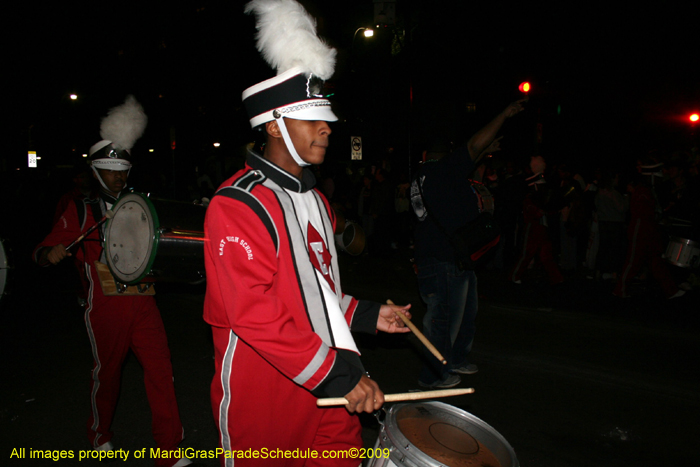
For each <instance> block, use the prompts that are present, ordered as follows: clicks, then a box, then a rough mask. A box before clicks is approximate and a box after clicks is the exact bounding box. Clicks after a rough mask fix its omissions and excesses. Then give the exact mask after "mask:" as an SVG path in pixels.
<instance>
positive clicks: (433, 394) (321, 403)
mask: <svg viewBox="0 0 700 467" xmlns="http://www.w3.org/2000/svg"><path fill="white" fill-rule="evenodd" d="M473 392H474V388H461V389H436V390H434V391H419V392H401V393H398V394H384V402H402V401H417V400H421V399H436V398H439V397H452V396H461V395H463V394H471V393H473ZM346 404H349V402H348V400H347V399H346V398H344V397H328V398H325V399H316V405H317V406H318V407H331V406H334V405H346Z"/></svg>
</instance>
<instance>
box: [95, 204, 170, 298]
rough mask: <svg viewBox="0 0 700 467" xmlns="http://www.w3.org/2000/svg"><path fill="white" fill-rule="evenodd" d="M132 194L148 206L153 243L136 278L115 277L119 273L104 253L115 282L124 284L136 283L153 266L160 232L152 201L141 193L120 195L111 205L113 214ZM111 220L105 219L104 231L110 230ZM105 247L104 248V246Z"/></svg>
mask: <svg viewBox="0 0 700 467" xmlns="http://www.w3.org/2000/svg"><path fill="white" fill-rule="evenodd" d="M133 196H136V197H139V198H141V199H142V200H143V201H145V204H146V207H147V208H148V210H149V212H150V214H151V219H152V221H153V234H152V235H151V238H150V241H151V243H152V245H153V248H151V254H150V255H149V258H148V262H147V264H146V269H144V271H143V272H142V273H141V274H140V275H139V276H138V277H137V278H135V279H132V280H130V281H122V280H121V279H118V278H117V276H119V275H121V273H120V272H119V271H117V273H116V274H115V270H114V268H113V267H112V261H111V259H110V258H109V255H107V254H105V257H106V260H107V266H108V267H109V270H110V272H111V273H112V276H114V279H115V280H116V281H117V282H119V283H122V284H126V285H134V284H138V283H139V282H141V281H142V280H143V279H144V278H145V277H146V276H147V275H148V274H149V273H150V272H151V268H152V267H153V263H154V262H155V260H156V255H157V253H158V242H159V240H160V234H159V232H158V231H159V230H160V221H159V219H158V213H157V212H156V208H155V206H154V205H153V203H152V202H151V200H150V199H149V198H148V196H146V195H144V194H143V193H137V192H130V193H127V194H125V195H124V196H122V197H120V198H119V199H118V200H117V202H116V203H115V204H114V206H112V211H114V214H115V216H116V214H117V212H118V211H119V209H120V208H121V207H122V206H123V205H124V204H126V203H127V202H129V201H130V197H133ZM113 221H114V219H108V220H107V224H106V225H105V232H109V231H110V224H111V223H112V222H113ZM106 242H107V239H105V244H106ZM105 249H106V246H105Z"/></svg>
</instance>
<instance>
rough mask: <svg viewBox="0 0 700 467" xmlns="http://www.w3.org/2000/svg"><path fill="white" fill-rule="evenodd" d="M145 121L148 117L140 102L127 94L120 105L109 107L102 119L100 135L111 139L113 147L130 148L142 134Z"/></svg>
mask: <svg viewBox="0 0 700 467" xmlns="http://www.w3.org/2000/svg"><path fill="white" fill-rule="evenodd" d="M147 123H148V117H147V116H146V113H145V112H144V111H143V107H141V104H139V103H138V101H137V100H136V98H135V97H134V96H132V95H128V96H127V97H126V101H125V102H124V103H123V104H122V105H119V106H117V107H113V108H111V109H109V112H107V116H105V117H104V118H103V119H102V123H101V124H100V136H102V139H105V140H109V141H111V142H112V146H114V148H115V149H131V148H132V147H134V143H136V140H137V139H139V138H140V137H141V135H143V131H144V130H145V129H146V124H147Z"/></svg>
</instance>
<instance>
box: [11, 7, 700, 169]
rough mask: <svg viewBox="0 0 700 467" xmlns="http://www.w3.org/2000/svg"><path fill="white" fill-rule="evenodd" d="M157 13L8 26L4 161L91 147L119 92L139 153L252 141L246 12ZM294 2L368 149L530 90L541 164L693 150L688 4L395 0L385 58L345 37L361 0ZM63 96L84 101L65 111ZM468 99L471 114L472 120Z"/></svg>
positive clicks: (421, 136)
mask: <svg viewBox="0 0 700 467" xmlns="http://www.w3.org/2000/svg"><path fill="white" fill-rule="evenodd" d="M154 3H155V2H153V4H152V3H151V2H140V3H139V4H131V3H130V2H116V3H111V4H102V3H101V2H100V4H99V5H97V2H93V3H92V4H86V5H89V6H86V7H82V6H81V7H79V6H68V7H66V6H63V5H59V4H56V3H54V4H51V5H48V6H42V7H41V8H39V7H33V6H28V7H22V8H19V9H17V11H16V13H15V14H14V15H8V17H7V18H5V19H6V22H8V21H9V23H10V24H9V25H8V26H7V27H5V28H4V29H5V31H6V32H7V31H13V32H12V33H11V34H9V40H8V41H7V43H6V57H5V59H6V60H5V63H6V64H8V65H9V66H7V68H6V69H9V71H10V76H11V78H14V79H13V80H12V87H11V89H12V91H11V92H10V100H9V102H10V108H11V109H12V115H13V119H12V120H13V122H12V123H13V124H14V130H13V131H12V137H13V141H14V138H15V137H17V138H16V141H14V144H12V146H11V149H10V153H11V154H13V155H14V154H19V155H22V157H24V156H23V155H24V154H25V152H26V149H27V148H26V146H27V144H28V140H29V138H30V137H31V142H32V144H34V146H35V147H37V148H40V149H42V150H44V151H46V150H49V148H51V149H50V150H58V149H56V148H61V149H60V150H61V151H63V150H65V148H67V147H76V146H79V147H80V150H84V146H89V144H91V143H93V142H95V140H96V139H97V137H96V136H97V133H98V127H99V119H100V117H101V116H102V115H104V113H105V112H106V110H107V109H108V108H109V107H111V106H114V105H117V104H119V103H121V102H122V101H123V99H124V96H125V95H126V94H127V93H133V94H135V95H136V97H137V98H138V99H139V101H141V102H142V103H143V104H144V107H145V108H146V111H147V113H148V115H149V118H150V122H149V127H148V130H147V134H146V136H145V137H144V138H145V140H147V141H148V144H155V145H159V144H160V145H166V147H167V145H168V138H169V135H170V134H171V132H170V128H175V129H176V135H177V138H178V144H181V146H180V147H183V148H186V149H187V151H189V152H190V153H191V154H202V155H204V153H205V152H206V151H209V149H208V148H209V147H210V142H211V141H213V140H214V139H219V140H222V141H228V142H230V144H231V145H237V144H240V143H241V142H243V141H245V140H246V139H247V138H248V137H249V133H248V128H247V126H246V119H245V115H244V114H243V112H242V110H241V108H240V93H241V91H242V90H243V89H244V88H245V87H247V86H250V85H252V84H254V83H256V82H258V81H260V80H262V79H265V78H268V77H270V76H271V75H272V73H271V71H270V70H269V69H268V68H267V67H266V66H265V65H264V64H263V62H262V60H261V59H260V58H259V57H258V55H257V52H256V51H255V49H254V42H253V34H254V21H253V19H252V18H250V17H246V16H245V15H243V13H242V10H243V7H242V5H243V3H244V2H235V1H220V0H217V1H205V0H203V1H193V2H168V3H162V2H159V5H160V6H156V5H155V4H154ZM176 3H177V4H176ZM302 3H304V4H305V5H306V6H307V8H308V9H309V11H310V12H311V13H312V14H313V15H314V16H316V17H317V18H318V19H319V29H320V32H321V34H322V35H324V36H325V37H326V38H327V39H328V41H329V42H330V43H331V44H332V45H334V46H335V47H337V48H338V49H339V63H338V67H337V73H336V76H335V77H334V80H333V81H334V82H335V83H336V84H335V86H334V91H335V92H336V93H337V95H338V100H339V109H341V112H343V114H344V115H343V116H344V117H347V118H348V119H349V120H352V121H358V122H359V121H361V122H363V125H364V126H360V127H358V128H364V129H363V130H362V131H366V132H367V133H371V132H372V131H374V132H375V133H380V134H381V136H377V135H375V136H374V137H373V138H368V141H376V142H377V145H378V146H380V145H382V144H384V145H388V144H391V145H398V146H401V144H402V143H401V140H403V139H405V135H404V134H402V131H403V132H404V133H405V132H406V131H407V128H409V127H410V128H411V135H412V137H413V141H414V145H415V144H418V142H419V141H423V140H425V139H427V138H428V136H426V134H432V133H434V132H436V131H439V130H438V129H437V128H446V129H447V130H446V131H447V132H448V133H452V135H451V136H453V135H454V134H455V133H456V137H457V138H467V137H468V136H469V134H470V132H471V131H472V130H473V129H475V128H473V127H474V126H475V125H476V126H477V127H478V125H479V124H481V123H483V122H485V121H486V120H487V119H489V118H490V117H492V116H493V115H494V114H495V113H496V112H498V111H499V110H500V109H501V108H502V107H503V106H505V105H506V104H507V103H508V102H509V101H510V100H512V99H514V98H517V97H518V93H517V91H516V88H517V85H518V83H519V82H520V81H522V80H524V79H528V80H530V81H531V82H532V83H533V87H534V90H533V92H532V95H531V102H530V104H529V107H530V109H529V112H530V115H529V116H528V117H527V119H524V120H526V121H527V122H528V125H530V126H532V125H534V124H535V123H542V125H543V129H544V135H545V139H546V142H547V143H549V144H545V145H543V146H542V147H541V148H539V150H542V151H545V152H548V153H549V154H547V156H550V157H564V158H573V159H576V160H585V159H586V158H593V159H596V160H597V159H601V158H602V159H603V160H605V159H606V158H608V157H610V156H611V155H612V154H619V153H634V152H637V151H643V150H646V148H649V147H651V146H657V147H659V146H660V147H668V148H670V147H672V146H687V144H688V143H689V141H688V134H689V125H688V124H687V123H685V121H683V118H685V116H686V115H687V114H688V113H689V111H690V110H693V109H695V110H697V109H698V107H700V80H699V79H698V70H699V69H700V66H699V60H698V54H697V37H696V34H697V32H698V31H697V23H695V24H694V23H693V20H694V18H697V17H698V16H697V14H696V13H697V11H692V10H689V9H688V6H687V2H682V3H681V2H678V6H674V2H670V3H668V2H667V3H664V4H663V6H661V4H657V5H655V6H654V7H639V6H635V7H634V8H624V9H623V8H619V7H614V8H613V7H611V6H610V5H607V6H605V7H604V8H603V7H594V6H593V5H592V4H590V3H576V4H572V3H570V2H558V4H556V5H555V6H548V7H544V6H537V5H532V4H528V3H523V4H521V5H519V6H516V7H513V5H512V4H511V3H507V4H500V3H496V2H475V1H471V2H466V1H443V2H440V1H431V2H426V1H417V0H399V2H398V3H397V12H398V15H397V16H398V25H397V26H398V30H401V31H407V33H406V34H407V36H406V39H405V41H404V43H403V44H402V46H403V47H402V49H401V52H400V53H398V54H396V55H394V56H392V55H391V54H390V53H389V51H388V50H387V45H390V43H391V40H390V39H387V38H386V37H385V38H384V42H382V41H381V39H380V40H377V41H376V42H375V44H374V45H368V44H366V43H365V42H364V39H362V38H355V40H353V33H354V32H355V30H356V29H357V28H358V27H360V26H365V25H369V24H370V23H371V22H372V21H373V4H372V2H371V1H370V0H335V1H320V0H309V1H304V2H302ZM611 3H614V2H611ZM681 4H682V5H684V6H683V7H681V6H680V5H681ZM387 34H388V35H390V36H392V37H393V35H394V34H393V33H391V34H389V33H385V36H386V35H387ZM378 44H379V45H378ZM382 47H383V48H382ZM409 85H410V86H412V90H413V97H414V101H413V107H411V108H409V107H408V97H407V96H408V87H409ZM70 92H76V93H78V94H79V95H80V100H79V101H78V102H70V101H69V100H68V99H67V95H68V93H70ZM351 96H352V98H351ZM468 102H473V103H476V104H477V115H476V116H474V118H471V120H469V119H465V117H464V108H465V106H466V103H468ZM557 107H559V108H560V109H561V113H560V114H559V113H557ZM409 113H410V115H411V116H410V117H406V115H407V114H409ZM407 119H408V120H410V122H412V123H410V124H409V123H405V124H404V123H401V124H398V123H396V122H399V121H401V122H405V121H408V120H407ZM467 120H469V121H467ZM376 121H379V122H380V123H381V122H387V121H388V122H390V123H381V124H380V125H377V124H374V123H373V122H376ZM391 122H393V123H394V124H393V126H392V124H391ZM426 122H428V123H426ZM358 125H359V123H358ZM367 126H370V127H372V128H369V129H368V128H365V127H367ZM350 131H355V130H350ZM358 131H359V130H358ZM528 131H529V130H528ZM340 133H342V132H339V134H340ZM383 139H386V141H384V140H383ZM396 140H398V141H396ZM144 144H146V143H144ZM412 149H413V150H414V151H415V150H416V148H415V147H412ZM377 150H380V149H379V148H378V149H377ZM527 150H528V151H532V150H535V149H533V148H528V149H527Z"/></svg>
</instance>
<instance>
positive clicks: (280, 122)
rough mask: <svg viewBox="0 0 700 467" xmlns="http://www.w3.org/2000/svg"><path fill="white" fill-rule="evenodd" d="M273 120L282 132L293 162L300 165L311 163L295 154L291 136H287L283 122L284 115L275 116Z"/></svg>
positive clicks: (304, 165)
mask: <svg viewBox="0 0 700 467" xmlns="http://www.w3.org/2000/svg"><path fill="white" fill-rule="evenodd" d="M275 121H276V122H277V126H278V127H279V128H280V131H281V132H282V139H283V140H284V144H285V145H286V146H287V150H288V151H289V154H291V156H292V159H294V162H296V163H297V164H298V165H299V166H300V167H308V166H310V165H311V164H309V163H308V162H304V161H303V160H302V159H301V157H299V154H297V150H296V149H295V148H294V143H292V138H290V137H289V132H288V131H287V126H286V125H285V124H284V117H279V118H276V119H275Z"/></svg>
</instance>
